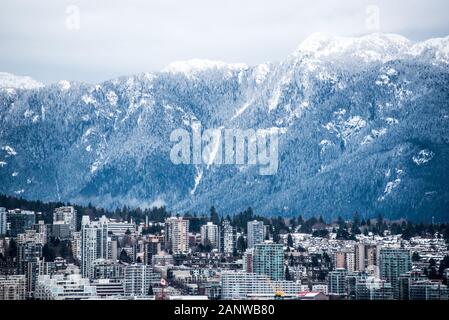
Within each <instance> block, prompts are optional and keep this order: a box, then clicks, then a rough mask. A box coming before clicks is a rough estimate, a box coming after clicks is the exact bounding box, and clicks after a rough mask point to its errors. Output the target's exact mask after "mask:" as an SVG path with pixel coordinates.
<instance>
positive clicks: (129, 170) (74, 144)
mask: <svg viewBox="0 0 449 320" xmlns="http://www.w3.org/2000/svg"><path fill="white" fill-rule="evenodd" d="M10 78H14V77H13V76H7V77H0V88H1V89H0V177H1V182H2V183H1V184H0V192H1V193H7V194H15V195H21V196H23V197H26V198H31V199H41V200H59V199H60V200H66V201H67V200H70V201H75V202H80V203H87V202H92V203H94V204H97V205H101V206H106V207H110V208H111V207H115V206H121V205H123V204H128V205H132V206H152V205H160V204H166V205H167V206H168V207H169V208H171V209H173V210H176V211H178V212H187V211H190V212H193V211H195V212H205V211H206V210H207V209H208V208H209V207H210V206H211V205H215V207H217V208H218V209H219V210H220V212H222V213H225V214H227V213H230V214H232V213H235V212H238V211H239V210H242V209H244V208H246V207H248V206H251V207H253V208H254V210H255V212H257V213H259V214H280V215H289V214H298V213H301V214H304V215H313V214H322V215H325V216H337V215H343V216H349V215H352V214H353V213H354V212H355V211H358V212H360V213H362V214H366V215H375V214H379V213H381V214H384V215H385V216H389V217H403V216H408V217H411V218H418V219H424V218H426V219H430V217H432V216H435V217H440V218H445V219H447V218H448V217H449V176H448V175H449V174H448V173H449V162H448V161H447V159H449V145H448V143H449V89H448V88H449V37H447V38H441V39H431V40H428V41H424V42H420V43H413V42H411V41H409V40H407V39H405V38H403V37H401V36H397V35H387V34H373V35H368V36H364V37H360V38H337V37H331V36H326V35H323V34H315V35H312V36H311V37H310V38H309V39H307V40H306V41H304V42H303V43H302V44H301V45H300V46H299V47H298V49H297V50H296V51H295V52H294V53H292V54H291V55H290V56H289V57H287V58H286V59H285V60H284V61H282V62H279V63H266V64H261V65H257V66H247V65H245V64H226V63H223V62H214V61H207V60H192V61H187V62H175V63H172V64H170V65H169V66H168V67H166V68H165V69H163V70H162V71H161V72H155V73H143V74H140V75H136V76H132V77H122V78H118V79H114V80H110V81H106V82H103V83H100V84H97V85H89V84H84V83H75V82H69V81H60V82H59V83H57V84H54V85H49V86H45V87H43V86H41V85H38V84H35V85H30V86H25V85H22V86H20V85H16V86H14V87H13V86H12V85H11V84H9V83H11V81H10V80H8V79H10ZM5 79H6V80H5ZM27 83H34V82H32V81H31V80H30V79H27ZM36 83H37V82H36ZM11 88H14V90H11ZM193 121H201V123H202V125H203V128H219V127H224V128H254V129H257V128H271V127H277V128H280V129H282V130H281V132H282V134H281V136H280V140H279V158H280V159H279V170H278V173H277V174H276V175H273V176H261V175H259V172H258V170H257V168H255V167H252V166H238V167H237V166H203V165H196V166H193V165H178V166H176V165H173V164H172V163H171V161H170V157H169V153H170V148H171V146H172V143H170V141H169V137H170V133H171V132H172V130H174V129H177V128H186V129H189V128H190V125H191V123H192V122H193Z"/></svg>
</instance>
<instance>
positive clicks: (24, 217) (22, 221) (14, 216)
mask: <svg viewBox="0 0 449 320" xmlns="http://www.w3.org/2000/svg"><path fill="white" fill-rule="evenodd" d="M6 218H7V221H8V223H9V235H10V236H11V237H17V235H18V234H19V233H24V232H25V231H26V230H30V229H32V228H33V225H34V224H35V223H36V214H35V213H34V212H33V211H25V210H20V209H15V210H9V211H8V214H7V217H6Z"/></svg>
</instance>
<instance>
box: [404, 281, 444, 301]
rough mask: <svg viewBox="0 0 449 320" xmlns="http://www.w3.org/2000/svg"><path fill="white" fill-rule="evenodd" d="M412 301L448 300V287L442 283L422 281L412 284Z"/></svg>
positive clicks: (410, 290)
mask: <svg viewBox="0 0 449 320" xmlns="http://www.w3.org/2000/svg"><path fill="white" fill-rule="evenodd" d="M409 292H410V300H448V294H449V292H448V287H447V286H446V285H444V284H442V283H441V282H434V281H430V280H421V281H416V282H412V283H411V284H410V288H409Z"/></svg>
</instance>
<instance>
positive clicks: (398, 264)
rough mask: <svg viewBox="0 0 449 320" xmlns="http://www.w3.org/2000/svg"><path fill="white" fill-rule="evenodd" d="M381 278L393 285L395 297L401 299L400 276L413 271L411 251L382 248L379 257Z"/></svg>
mask: <svg viewBox="0 0 449 320" xmlns="http://www.w3.org/2000/svg"><path fill="white" fill-rule="evenodd" d="M379 269H380V278H381V279H382V280H386V281H387V282H389V283H391V285H392V286H393V292H394V297H395V298H396V299H397V298H398V297H399V287H398V280H399V276H400V275H402V274H405V273H407V272H408V271H410V270H411V269H412V261H411V255H410V250H408V249H405V248H382V249H380V255H379Z"/></svg>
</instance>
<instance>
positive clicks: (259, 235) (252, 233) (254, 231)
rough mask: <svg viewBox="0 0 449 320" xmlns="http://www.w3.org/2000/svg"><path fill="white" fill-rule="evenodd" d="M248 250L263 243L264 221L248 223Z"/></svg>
mask: <svg viewBox="0 0 449 320" xmlns="http://www.w3.org/2000/svg"><path fill="white" fill-rule="evenodd" d="M247 229H248V248H250V249H251V248H254V246H255V245H256V244H259V243H262V242H263V240H264V238H263V234H264V232H263V221H257V220H254V221H248V224H247Z"/></svg>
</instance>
